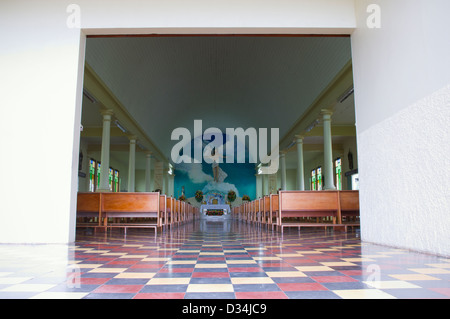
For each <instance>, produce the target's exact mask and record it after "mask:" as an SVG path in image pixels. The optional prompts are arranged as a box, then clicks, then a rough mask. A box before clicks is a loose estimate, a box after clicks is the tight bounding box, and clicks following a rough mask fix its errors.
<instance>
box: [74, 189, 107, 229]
mask: <svg viewBox="0 0 450 319" xmlns="http://www.w3.org/2000/svg"><path fill="white" fill-rule="evenodd" d="M101 198H102V193H78V194H77V218H83V217H90V218H98V222H97V225H95V224H94V223H77V226H82V227H84V226H100V225H101V224H102V210H101Z"/></svg>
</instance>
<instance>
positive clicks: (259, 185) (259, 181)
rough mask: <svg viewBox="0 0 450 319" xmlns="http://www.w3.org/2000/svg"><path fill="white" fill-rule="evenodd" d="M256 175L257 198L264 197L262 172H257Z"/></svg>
mask: <svg viewBox="0 0 450 319" xmlns="http://www.w3.org/2000/svg"><path fill="white" fill-rule="evenodd" d="M255 176H256V198H261V197H262V193H261V191H262V177H261V175H260V174H255Z"/></svg>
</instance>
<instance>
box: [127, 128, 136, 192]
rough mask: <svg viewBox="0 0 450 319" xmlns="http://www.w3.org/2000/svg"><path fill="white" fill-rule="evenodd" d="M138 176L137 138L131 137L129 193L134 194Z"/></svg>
mask: <svg viewBox="0 0 450 319" xmlns="http://www.w3.org/2000/svg"><path fill="white" fill-rule="evenodd" d="M135 174H136V137H135V136H130V154H129V158H128V192H134V187H135Z"/></svg>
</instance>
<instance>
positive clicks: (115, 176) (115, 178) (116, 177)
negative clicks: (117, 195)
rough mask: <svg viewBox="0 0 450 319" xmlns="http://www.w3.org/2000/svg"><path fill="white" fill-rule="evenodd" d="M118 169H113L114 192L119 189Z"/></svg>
mask: <svg viewBox="0 0 450 319" xmlns="http://www.w3.org/2000/svg"><path fill="white" fill-rule="evenodd" d="M119 189H120V188H119V171H118V170H116V169H115V170H114V192H118V191H119Z"/></svg>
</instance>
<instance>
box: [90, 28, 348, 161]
mask: <svg viewBox="0 0 450 319" xmlns="http://www.w3.org/2000/svg"><path fill="white" fill-rule="evenodd" d="M350 60H351V48H350V38H349V37H328V36H327V37H317V36H314V37H304V36H303V37H294V36H267V37H264V36H150V37H103V38H102V37H95V38H88V39H87V45H86V63H87V64H88V65H89V66H90V67H91V68H92V70H93V71H94V72H95V73H96V75H97V76H98V77H99V78H100V79H101V81H102V82H103V83H104V85H105V86H106V87H107V88H108V89H109V90H110V92H112V94H113V95H114V97H115V98H116V99H117V101H119V102H120V104H121V105H122V106H123V107H125V108H126V110H127V112H128V113H129V114H130V116H132V117H133V118H134V120H135V121H136V123H137V124H138V125H139V126H140V127H141V128H142V130H143V131H144V132H145V134H146V135H147V137H148V138H149V139H150V140H151V141H152V142H153V144H154V145H155V147H156V148H158V150H159V151H160V153H162V154H164V156H166V158H165V160H168V159H169V157H170V151H171V148H172V146H173V145H174V144H175V143H176V141H172V140H171V133H172V131H173V130H174V129H175V128H177V127H185V128H187V129H189V130H190V131H191V132H193V123H194V120H195V119H200V120H202V121H203V129H206V128H208V127H217V128H219V129H221V130H222V131H223V132H225V129H226V128H238V127H242V128H244V129H246V128H249V127H254V128H279V134H280V138H282V137H283V136H284V135H285V134H287V133H288V132H289V130H290V129H291V128H292V127H293V125H294V124H295V123H296V121H297V120H298V119H299V118H300V117H301V116H302V115H303V114H304V113H305V112H306V111H307V110H308V108H309V107H310V106H311V104H312V103H313V102H314V101H315V100H316V99H317V97H318V96H319V95H320V94H321V93H322V92H323V91H324V90H325V89H326V88H327V86H328V85H329V84H330V82H331V81H332V80H333V79H334V78H335V77H336V75H337V74H338V73H339V72H340V71H341V70H342V69H343V67H344V66H345V65H346V64H347V63H348V62H349V61H350ZM86 89H87V91H89V88H86ZM100 107H108V105H99V103H92V102H91V101H90V100H89V99H87V98H86V97H85V98H84V99H83V110H82V124H83V127H84V128H101V126H102V116H101V115H100V112H99V109H100ZM332 121H333V125H354V124H355V115H354V103H353V97H352V98H349V99H347V100H346V101H345V102H343V103H342V104H340V105H339V107H336V108H335V110H334V114H333V118H332ZM113 126H114V125H113ZM97 132H99V133H100V134H97V135H98V136H95V134H90V135H89V136H83V135H82V138H84V139H86V140H89V143H90V144H100V143H101V130H100V129H97ZM116 135H117V136H116ZM334 138H339V137H338V136H336V137H334ZM305 143H323V141H322V138H321V137H320V136H317V137H308V138H306V139H305ZM111 144H112V145H116V146H117V145H119V146H118V149H120V145H122V147H123V150H124V152H125V151H126V145H127V144H128V139H127V138H126V137H125V136H123V135H122V136H121V134H112V137H111ZM305 156H308V154H305ZM309 156H312V155H309ZM123 160H124V161H128V158H127V157H126V158H124V159H123ZM288 165H289V164H288ZM137 166H138V164H137Z"/></svg>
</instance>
